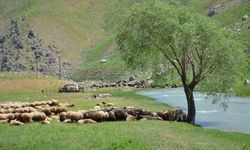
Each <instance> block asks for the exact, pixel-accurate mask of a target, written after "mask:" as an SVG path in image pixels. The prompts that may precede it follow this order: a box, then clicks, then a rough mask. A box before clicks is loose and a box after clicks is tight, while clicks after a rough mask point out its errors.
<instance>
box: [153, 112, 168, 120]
mask: <svg viewBox="0 0 250 150" xmlns="http://www.w3.org/2000/svg"><path fill="white" fill-rule="evenodd" d="M156 114H157V115H158V116H159V117H161V118H162V119H163V120H169V112H168V111H165V112H163V111H158V112H156Z"/></svg>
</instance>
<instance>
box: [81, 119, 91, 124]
mask: <svg viewBox="0 0 250 150" xmlns="http://www.w3.org/2000/svg"><path fill="white" fill-rule="evenodd" d="M77 123H78V124H92V123H96V121H94V120H92V119H81V120H78V122H77Z"/></svg>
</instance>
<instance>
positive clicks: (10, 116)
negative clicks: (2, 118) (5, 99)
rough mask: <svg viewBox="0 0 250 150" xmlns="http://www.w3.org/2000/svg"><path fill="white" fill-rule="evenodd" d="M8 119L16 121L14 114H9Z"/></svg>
mask: <svg viewBox="0 0 250 150" xmlns="http://www.w3.org/2000/svg"><path fill="white" fill-rule="evenodd" d="M6 118H7V119H8V120H14V119H15V115H14V114H12V113H9V114H7V115H6Z"/></svg>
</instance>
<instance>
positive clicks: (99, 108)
mask: <svg viewBox="0 0 250 150" xmlns="http://www.w3.org/2000/svg"><path fill="white" fill-rule="evenodd" d="M94 109H96V110H101V109H102V108H101V107H100V106H95V107H94Z"/></svg>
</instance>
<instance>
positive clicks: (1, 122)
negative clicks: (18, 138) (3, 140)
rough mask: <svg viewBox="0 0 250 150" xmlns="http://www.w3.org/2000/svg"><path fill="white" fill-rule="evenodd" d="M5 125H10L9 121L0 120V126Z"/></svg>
mask: <svg viewBox="0 0 250 150" xmlns="http://www.w3.org/2000/svg"><path fill="white" fill-rule="evenodd" d="M5 123H8V119H6V120H0V124H5Z"/></svg>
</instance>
